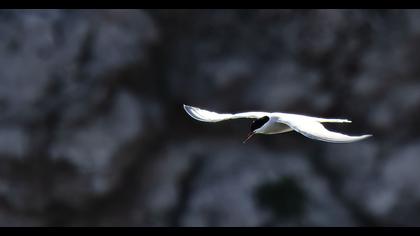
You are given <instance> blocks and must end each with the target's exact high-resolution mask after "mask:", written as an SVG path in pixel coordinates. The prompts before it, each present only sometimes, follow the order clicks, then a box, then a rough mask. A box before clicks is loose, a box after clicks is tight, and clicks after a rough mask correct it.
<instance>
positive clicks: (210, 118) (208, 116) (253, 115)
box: [184, 105, 270, 122]
mask: <svg viewBox="0 0 420 236" xmlns="http://www.w3.org/2000/svg"><path fill="white" fill-rule="evenodd" d="M184 109H185V111H186V112H187V113H188V115H190V116H191V117H192V118H194V119H196V120H199V121H204V122H219V121H223V120H230V119H239V118H249V119H258V118H261V117H263V116H267V115H269V114H270V113H267V112H242V113H236V114H229V113H224V114H220V113H216V112H213V111H207V110H203V109H200V108H198V107H193V106H188V105H184Z"/></svg>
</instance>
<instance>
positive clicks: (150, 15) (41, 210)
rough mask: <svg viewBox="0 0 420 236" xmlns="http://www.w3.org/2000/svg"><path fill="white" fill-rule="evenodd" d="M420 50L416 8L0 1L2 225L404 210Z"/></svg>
mask: <svg viewBox="0 0 420 236" xmlns="http://www.w3.org/2000/svg"><path fill="white" fill-rule="evenodd" d="M419 57H420V11H414V10H31V11H29V10H2V11H0V226H409V225H410V226H413V225H414V226H419V225H420V137H419V129H420V112H419V108H420V79H419V77H420V60H419ZM182 104H189V105H193V106H198V107H201V108H205V109H209V110H213V111H217V112H229V113H233V112H242V111H250V110H256V111H258V110H261V111H278V112H290V113H299V114H305V115H311V116H319V117H330V118H347V119H350V120H352V121H353V123H351V124H327V125H328V126H327V127H328V128H330V129H332V130H336V131H339V132H345V133H348V134H351V135H361V134H373V135H374V136H373V137H372V138H369V139H367V140H364V141H361V142H356V143H351V144H330V143H325V142H319V141H315V140H310V139H308V138H305V137H304V136H302V135H299V134H298V133H295V132H290V133H285V134H281V135H274V136H263V135H260V136H255V137H254V138H252V139H251V140H250V141H249V142H248V143H246V144H242V141H243V140H244V138H245V137H246V134H247V133H248V132H249V126H250V123H251V120H236V121H226V122H221V123H203V122H198V121H195V120H193V119H191V118H190V117H189V116H187V114H186V113H185V112H184V110H183V108H182Z"/></svg>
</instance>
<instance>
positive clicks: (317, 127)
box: [278, 115, 372, 143]
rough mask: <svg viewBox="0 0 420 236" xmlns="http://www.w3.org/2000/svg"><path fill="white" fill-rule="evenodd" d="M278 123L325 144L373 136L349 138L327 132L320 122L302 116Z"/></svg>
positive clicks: (281, 120) (283, 118)
mask: <svg viewBox="0 0 420 236" xmlns="http://www.w3.org/2000/svg"><path fill="white" fill-rule="evenodd" d="M278 122H281V123H284V124H286V125H288V126H290V128H292V129H294V130H295V131H297V132H299V133H301V134H302V135H304V136H306V137H308V138H312V139H316V140H320V141H324V142H331V143H351V142H356V141H359V140H362V139H365V138H368V137H371V136H372V135H370V134H367V135H361V136H349V135H345V134H341V133H338V132H333V131H330V130H327V129H326V128H325V127H324V126H323V125H322V124H321V123H320V122H319V121H317V120H315V119H311V118H309V117H303V116H300V115H296V116H286V117H282V119H279V121H278Z"/></svg>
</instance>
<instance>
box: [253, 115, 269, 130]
mask: <svg viewBox="0 0 420 236" xmlns="http://www.w3.org/2000/svg"><path fill="white" fill-rule="evenodd" d="M268 120H270V118H268V116H263V117H261V118H259V119H256V120H254V121H253V122H252V123H251V131H254V130H256V129H259V128H261V127H262V126H263V125H264V124H265V123H267V122H268Z"/></svg>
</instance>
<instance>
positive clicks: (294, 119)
mask: <svg viewBox="0 0 420 236" xmlns="http://www.w3.org/2000/svg"><path fill="white" fill-rule="evenodd" d="M184 109H185V111H186V112H187V113H188V114H189V115H190V116H191V117H192V118H194V119H196V120H199V121H203V122H219V121H223V120H230V119H239V118H249V119H256V120H255V121H254V122H253V124H252V125H251V129H252V130H251V133H250V134H249V136H248V138H247V139H246V140H248V139H249V138H250V137H251V136H252V135H254V134H278V133H284V132H289V131H293V130H294V131H296V132H299V133H301V134H302V135H304V136H306V137H308V138H311V139H316V140H320V141H325V142H331V143H350V142H356V141H359V140H362V139H365V138H368V137H370V136H372V135H370V134H367V135H361V136H349V135H345V134H341V133H338V132H333V131H330V130H327V129H326V128H325V127H324V126H323V125H322V124H321V123H325V122H333V123H351V121H349V120H347V119H326V118H318V117H311V116H304V115H297V114H289V113H280V112H273V113H270V112H242V113H236V114H229V113H225V114H220V113H216V112H212V111H207V110H204V109H200V108H197V107H192V106H188V105H184ZM246 140H245V141H246Z"/></svg>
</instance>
